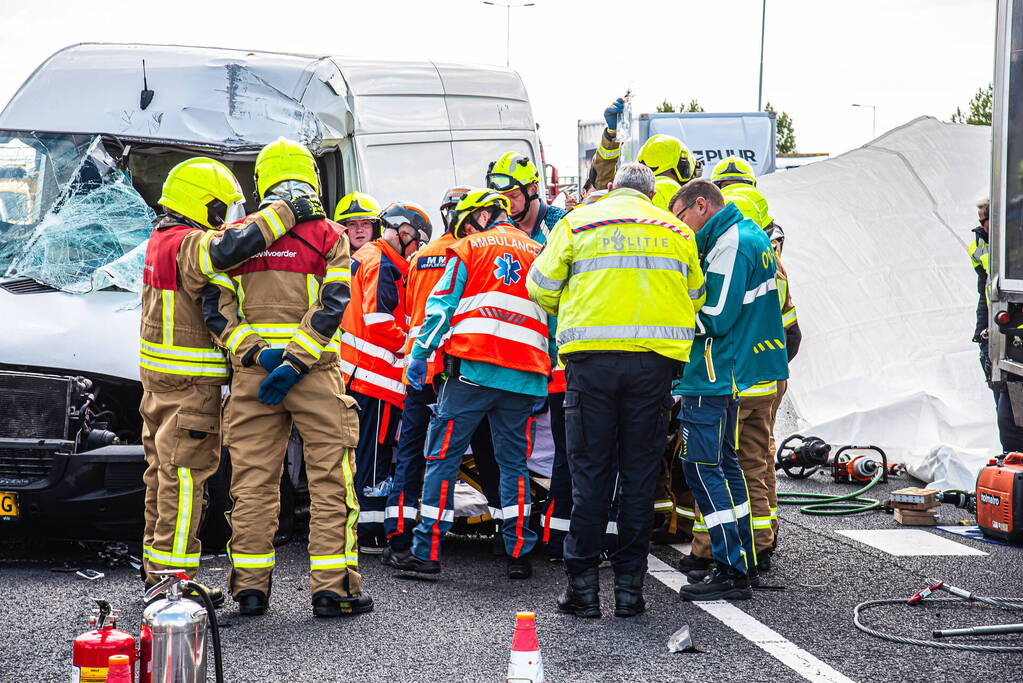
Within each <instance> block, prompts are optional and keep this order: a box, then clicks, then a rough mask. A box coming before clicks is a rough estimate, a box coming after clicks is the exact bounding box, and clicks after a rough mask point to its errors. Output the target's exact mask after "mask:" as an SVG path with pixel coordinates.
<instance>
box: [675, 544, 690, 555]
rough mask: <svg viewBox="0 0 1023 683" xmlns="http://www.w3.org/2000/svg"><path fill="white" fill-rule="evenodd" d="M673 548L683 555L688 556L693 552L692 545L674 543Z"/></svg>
mask: <svg viewBox="0 0 1023 683" xmlns="http://www.w3.org/2000/svg"><path fill="white" fill-rule="evenodd" d="M671 547H672V548H674V549H675V550H677V551H679V552H680V553H682V554H683V555H688V554H689V553H690V552H692V550H693V544H692V543H672V544H671Z"/></svg>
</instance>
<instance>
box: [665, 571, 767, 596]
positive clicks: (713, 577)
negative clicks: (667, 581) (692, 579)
mask: <svg viewBox="0 0 1023 683" xmlns="http://www.w3.org/2000/svg"><path fill="white" fill-rule="evenodd" d="M678 597H680V598H681V599H683V600H688V601H690V602H702V601H705V600H749V599H751V598H752V597H753V589H752V588H751V587H750V581H749V577H747V576H746V575H745V574H743V573H742V572H740V571H738V570H736V569H732V568H731V567H718V566H715V567H713V568H712V569H711V570H710V571H709V572H708V573H707V576H706V577H705V578H704V579H703V581H701V582H700V583H692V584H689V585H688V586H682V589H681V590H680V591H679V592H678Z"/></svg>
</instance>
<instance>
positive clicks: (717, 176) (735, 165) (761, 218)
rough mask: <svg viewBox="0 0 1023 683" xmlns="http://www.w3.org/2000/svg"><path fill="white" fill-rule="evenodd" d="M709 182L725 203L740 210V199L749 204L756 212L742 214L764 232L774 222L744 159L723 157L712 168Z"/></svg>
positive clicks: (751, 168) (753, 175)
mask: <svg viewBox="0 0 1023 683" xmlns="http://www.w3.org/2000/svg"><path fill="white" fill-rule="evenodd" d="M710 181H711V182H712V183H714V184H715V185H717V186H718V188H719V189H720V190H721V194H722V195H723V196H724V198H725V200H726V201H731V202H735V204H736V205H737V206H739V208H740V210H742V209H743V208H744V207H743V206H740V201H742V199H745V200H747V201H748V202H751V203H752V204H753V205H754V206H755V207H756V211H755V212H753V211H749V213H747V212H746V211H744V212H743V213H744V215H745V216H746V217H747V218H749V219H751V220H752V221H753V222H754V223H756V224H757V225H759V226H760V227H761V228H763V229H764V230H767V227H768V226H769V225H771V224H772V223H773V222H774V219H773V218H771V215H770V211H769V209H768V206H767V199H766V198H765V197H764V195H763V193H762V192H761V191H760V190H759V189H758V188H757V177H756V175H755V174H754V173H753V167H752V166H751V165H750V163H749V162H748V161H746V160H745V159H740V158H739V157H734V156H733V157H725V158H724V159H722V160H721V161H719V162H718V163H717V164H716V165H715V166H714V170H713V171H712V172H711V174H710ZM747 211H748V209H747Z"/></svg>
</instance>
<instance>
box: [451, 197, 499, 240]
mask: <svg viewBox="0 0 1023 683" xmlns="http://www.w3.org/2000/svg"><path fill="white" fill-rule="evenodd" d="M487 207H493V208H494V209H496V210H499V211H504V212H505V213H508V212H509V211H510V210H511V203H510V202H509V201H508V198H507V197H505V196H504V195H503V194H501V193H499V192H494V191H493V190H488V189H486V188H479V189H476V190H470V191H469V192H467V193H466V194H465V196H464V197H462V198H461V199H460V200H459V201H458V204H457V205H456V206H455V217H454V221H453V223H452V226H451V234H452V235H454V236H455V237H457V238H458V239H461V238H463V237H465V221H466V219H467V218H468V217H469V216H470V215H471V214H472V213H474V212H475V211H478V210H479V209H484V208H487ZM474 227H476V228H477V229H483V228H486V226H483V228H480V226H479V225H476V226H474Z"/></svg>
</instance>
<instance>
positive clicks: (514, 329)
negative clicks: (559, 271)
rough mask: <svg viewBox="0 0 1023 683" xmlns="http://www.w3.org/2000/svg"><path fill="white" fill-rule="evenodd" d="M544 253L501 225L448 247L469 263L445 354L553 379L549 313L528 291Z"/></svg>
mask: <svg viewBox="0 0 1023 683" xmlns="http://www.w3.org/2000/svg"><path fill="white" fill-rule="evenodd" d="M541 248H542V247H541V245H540V244H539V243H538V242H535V241H533V240H531V239H530V238H528V237H526V235H525V234H524V233H522V231H520V230H517V229H515V228H514V227H512V226H511V225H508V224H502V223H498V224H497V225H495V226H494V227H492V228H490V229H489V230H485V231H484V232H480V233H476V234H474V235H469V236H468V237H466V238H464V239H462V240H460V241H458V242H456V243H455V244H453V245H452V246H451V247H449V248H448V253H449V254H453V255H455V256H457V257H458V258H459V259H460V260H461V261H462V262H463V263H464V264H465V266H466V271H467V273H468V279H467V280H466V283H465V290H464V292H463V293H462V299H461V301H460V302H459V304H458V308H457V309H456V310H455V314H454V316H452V318H451V339H450V340H449V341H448V343H447V346H446V352H447V353H449V354H451V355H452V356H456V357H458V358H465V359H467V360H475V361H483V362H486V363H496V364H499V365H502V366H504V367H506V368H513V369H515V370H524V371H526V372H536V373H539V374H541V375H545V376H546V375H549V374H550V370H551V358H550V348H549V345H548V329H547V314H546V313H545V312H544V311H543V309H541V308H540V307H539V306H538V305H536V303H534V302H533V300H532V299H530V298H529V294H528V293H527V292H526V276H527V274H528V273H529V267H530V266H531V265H533V261H534V260H535V259H536V257H537V255H538V254H539V253H540V249H541Z"/></svg>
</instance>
